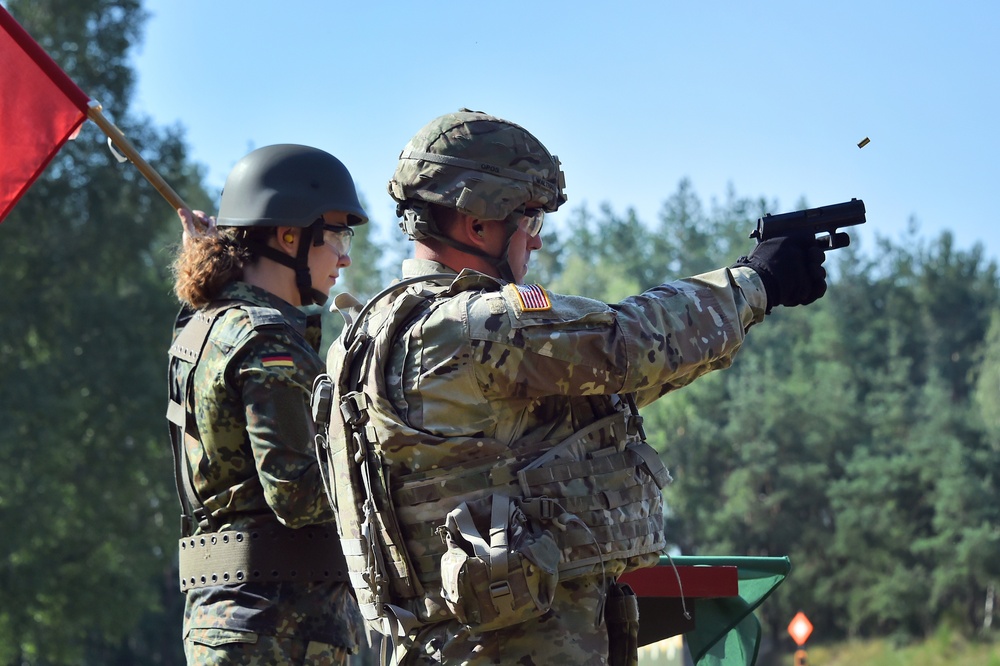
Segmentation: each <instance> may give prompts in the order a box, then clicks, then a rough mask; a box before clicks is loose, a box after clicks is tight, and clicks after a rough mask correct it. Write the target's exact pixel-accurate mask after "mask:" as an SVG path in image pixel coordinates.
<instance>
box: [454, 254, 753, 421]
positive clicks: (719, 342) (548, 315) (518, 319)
mask: <svg viewBox="0 0 1000 666" xmlns="http://www.w3.org/2000/svg"><path fill="white" fill-rule="evenodd" d="M543 305H545V304H544V303H543ZM548 305H550V307H547V308H542V309H538V310H533V309H531V308H530V307H527V306H526V304H525V302H524V301H523V299H521V298H519V296H518V291H517V288H516V287H515V286H514V285H507V286H506V287H504V288H503V289H502V290H501V291H500V292H499V293H485V294H479V295H477V296H476V297H473V298H470V299H469V300H468V303H467V306H466V307H467V312H466V313H464V316H465V319H466V322H467V326H468V335H469V337H470V338H471V339H472V340H473V345H474V353H473V356H474V358H475V359H476V361H478V362H473V363H472V364H471V365H472V367H473V368H474V372H475V375H476V380H477V384H478V390H480V391H481V392H482V393H483V396H484V397H486V398H487V399H489V398H492V397H499V396H515V395H516V396H519V397H524V398H533V397H540V396H543V395H595V394H611V393H629V392H636V393H637V395H638V401H639V403H640V405H641V404H648V403H649V402H652V401H653V400H655V399H656V398H658V397H659V396H661V395H663V394H664V393H666V392H667V391H669V390H672V389H674V388H678V387H680V386H684V385H686V384H687V383H689V382H691V381H693V380H694V379H695V378H697V377H699V376H701V375H703V374H705V373H707V372H709V371H711V370H715V369H719V368H725V367H728V366H729V365H730V364H731V363H732V358H733V355H734V354H735V353H736V351H737V350H738V349H739V348H740V346H741V345H742V343H743V339H744V337H745V334H746V331H747V330H748V329H749V327H750V326H752V325H753V324H754V323H757V322H759V321H761V320H762V319H763V317H764V308H765V306H766V296H765V293H764V289H763V285H762V284H761V282H760V278H759V277H758V276H757V274H756V273H754V272H753V271H752V270H751V269H747V268H737V269H720V270H717V271H713V272H711V273H706V274H704V275H700V276H696V277H693V278H688V279H685V280H678V281H675V282H669V283H666V284H662V285H659V286H657V287H654V288H652V289H650V290H648V291H646V292H643V293H642V294H639V295H637V296H633V297H630V298H627V299H625V300H624V301H622V302H621V303H618V304H615V305H608V304H606V303H602V302H600V301H594V300H591V299H586V298H580V297H574V296H562V295H556V294H552V295H549V297H548Z"/></svg>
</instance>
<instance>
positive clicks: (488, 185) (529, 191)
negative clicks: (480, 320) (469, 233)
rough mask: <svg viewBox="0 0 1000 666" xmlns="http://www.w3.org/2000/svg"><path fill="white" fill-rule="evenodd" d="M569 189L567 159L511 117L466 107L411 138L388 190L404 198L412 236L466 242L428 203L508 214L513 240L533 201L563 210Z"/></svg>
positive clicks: (402, 212) (478, 214)
mask: <svg viewBox="0 0 1000 666" xmlns="http://www.w3.org/2000/svg"><path fill="white" fill-rule="evenodd" d="M564 187H565V179H564V176H563V172H562V169H561V168H560V165H559V158H557V157H556V156H555V155H552V154H551V153H550V152H549V151H548V150H547V149H546V148H545V146H543V145H542V143H541V142H540V141H539V140H538V139H536V138H535V137H534V136H533V135H532V134H531V133H530V132H528V131H527V130H525V129H524V128H523V127H520V126H519V125H515V124H514V123H512V122H510V121H507V120H503V119H501V118H497V117H494V116H490V115H487V114H485V113H482V112H480V111H470V110H469V109H462V110H461V111H459V112H457V113H448V114H445V115H443V116H440V117H438V118H435V119H434V120H432V121H431V122H429V123H428V124H427V125H425V126H424V127H423V128H422V129H421V130H420V131H419V132H417V134H416V135H415V136H414V137H413V138H412V139H410V141H409V143H407V144H406V147H405V148H403V151H402V152H401V153H400V155H399V162H398V164H397V165H396V172H395V173H394V174H393V177H392V180H390V181H389V187H388V189H389V194H390V196H392V198H393V199H395V200H396V202H397V203H398V206H397V208H396V211H397V215H399V216H400V217H401V218H402V219H401V221H400V227H401V228H402V229H403V231H404V232H406V233H407V235H409V236H410V238H412V239H414V240H420V239H421V238H426V237H433V238H437V239H439V240H442V241H444V242H446V243H448V244H450V245H458V244H456V243H454V242H453V241H450V240H449V239H446V238H445V237H444V236H443V235H442V234H441V233H440V230H439V229H438V227H437V224H436V223H435V221H434V219H433V216H432V215H430V213H429V211H428V210H427V207H426V205H425V204H437V205H440V206H445V207H448V208H454V209H456V210H458V211H459V212H461V213H465V214H466V215H470V216H472V217H474V218H476V219H480V220H508V233H507V236H508V242H509V238H510V236H511V235H512V234H513V232H514V229H516V224H513V223H511V222H510V221H509V218H510V216H511V215H512V214H513V213H517V212H519V211H520V212H523V211H524V210H525V207H526V206H529V205H530V206H531V207H532V208H539V209H542V210H545V211H548V212H553V211H555V210H556V209H558V208H559V206H561V205H562V204H563V203H565V201H566V195H565V194H564V193H563V188H564ZM459 246H460V247H461V249H462V250H463V251H466V252H471V253H472V254H476V255H479V256H484V255H482V253H481V252H479V251H478V250H475V249H474V248H471V247H469V246H464V245H459ZM488 259H489V260H490V261H496V260H497V259H498V258H497V257H488ZM500 259H501V261H500V262H499V263H497V267H498V268H499V269H501V273H502V274H504V273H509V267H507V266H506V250H505V251H504V253H503V257H501V258H500ZM504 277H508V276H507V275H504ZM508 279H510V278H509V277H508Z"/></svg>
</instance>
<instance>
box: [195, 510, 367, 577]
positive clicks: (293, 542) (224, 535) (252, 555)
mask: <svg viewBox="0 0 1000 666" xmlns="http://www.w3.org/2000/svg"><path fill="white" fill-rule="evenodd" d="M179 551H180V584H181V591H182V592H186V591H188V590H192V589H195V588H198V587H207V586H209V585H235V584H239V583H278V582H293V581H294V582H300V583H306V582H321V581H332V582H346V581H347V580H348V577H347V563H346V561H345V560H344V552H343V550H342V549H341V547H340V539H339V538H338V537H337V533H336V531H335V530H334V529H333V528H331V527H321V526H316V525H313V526H309V527H303V528H301V529H297V530H293V529H289V528H276V527H267V528H261V529H259V530H249V531H246V532H236V531H232V532H211V533H208V534H199V535H196V536H190V537H185V538H183V539H181V540H180V543H179Z"/></svg>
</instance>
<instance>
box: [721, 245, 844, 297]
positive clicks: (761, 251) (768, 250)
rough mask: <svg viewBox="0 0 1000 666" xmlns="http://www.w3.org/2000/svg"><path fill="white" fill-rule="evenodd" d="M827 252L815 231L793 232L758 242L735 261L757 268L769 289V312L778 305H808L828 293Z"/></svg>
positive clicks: (766, 289) (738, 264)
mask: <svg viewBox="0 0 1000 666" xmlns="http://www.w3.org/2000/svg"><path fill="white" fill-rule="evenodd" d="M825 259H826V254H825V253H824V252H823V250H822V249H820V247H819V245H817V243H816V238H815V237H814V236H813V235H812V234H791V235H788V236H779V237H777V238H769V239H767V240H766V241H764V242H763V243H759V244H758V245H757V247H755V248H754V249H753V252H751V253H750V256H748V257H740V258H739V259H737V260H736V263H735V264H733V267H734V268H735V267H737V266H749V267H750V268H752V269H754V270H755V271H757V274H758V275H760V279H761V281H762V282H763V283H764V291H766V292H767V313H768V314H770V312H771V308H773V307H774V306H776V305H784V306H785V307H792V306H795V305H808V304H809V303H812V302H813V301H815V300H816V299H818V298H819V297H821V296H822V295H823V294H825V293H826V269H825V268H823V261H824V260H825Z"/></svg>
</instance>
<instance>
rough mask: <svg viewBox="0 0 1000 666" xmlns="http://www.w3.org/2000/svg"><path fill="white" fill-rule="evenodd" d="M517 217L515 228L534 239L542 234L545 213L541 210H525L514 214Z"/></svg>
mask: <svg viewBox="0 0 1000 666" xmlns="http://www.w3.org/2000/svg"><path fill="white" fill-rule="evenodd" d="M514 215H517V226H518V227H520V228H521V230H522V231H523V232H524V233H526V234H528V236H530V237H532V238H534V237H535V236H537V235H538V234H540V233H542V224H544V222H545V211H544V210H543V209H541V208H525V209H524V210H523V211H517V212H515V213H514Z"/></svg>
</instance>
